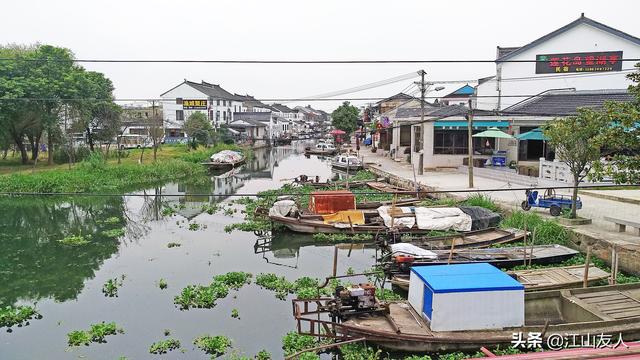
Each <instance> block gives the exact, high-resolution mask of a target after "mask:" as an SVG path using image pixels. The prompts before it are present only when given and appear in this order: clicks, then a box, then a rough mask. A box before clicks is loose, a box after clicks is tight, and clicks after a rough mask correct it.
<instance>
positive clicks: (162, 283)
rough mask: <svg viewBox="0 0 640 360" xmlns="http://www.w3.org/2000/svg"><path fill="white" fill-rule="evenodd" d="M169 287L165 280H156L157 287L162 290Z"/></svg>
mask: <svg viewBox="0 0 640 360" xmlns="http://www.w3.org/2000/svg"><path fill="white" fill-rule="evenodd" d="M168 286H169V285H168V284H167V281H166V280H165V279H160V280H158V287H159V288H160V289H162V290H164V289H166V288H167V287H168Z"/></svg>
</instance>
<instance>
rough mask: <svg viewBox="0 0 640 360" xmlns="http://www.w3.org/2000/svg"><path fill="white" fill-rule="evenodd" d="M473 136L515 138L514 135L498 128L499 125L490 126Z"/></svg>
mask: <svg viewBox="0 0 640 360" xmlns="http://www.w3.org/2000/svg"><path fill="white" fill-rule="evenodd" d="M473 137H486V138H496V139H513V136H511V135H509V134H507V133H506V132H504V131H502V130H500V129H498V128H497V127H490V128H488V129H487V130H485V131H483V132H479V133H477V134H474V135H473Z"/></svg>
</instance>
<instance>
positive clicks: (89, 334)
mask: <svg viewBox="0 0 640 360" xmlns="http://www.w3.org/2000/svg"><path fill="white" fill-rule="evenodd" d="M118 333H120V334H124V330H122V329H121V328H118V327H117V326H116V323H115V322H110V323H105V322H104V321H103V322H101V323H97V324H92V325H91V328H90V329H89V330H86V331H84V330H74V331H72V332H70V333H68V334H67V343H68V344H69V346H80V345H85V346H87V345H89V344H90V343H92V342H95V343H106V342H107V340H106V337H107V336H109V335H116V334H118Z"/></svg>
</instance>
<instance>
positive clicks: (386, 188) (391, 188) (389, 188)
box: [367, 181, 411, 193]
mask: <svg viewBox="0 0 640 360" xmlns="http://www.w3.org/2000/svg"><path fill="white" fill-rule="evenodd" d="M367 186H368V187H370V188H372V189H374V190H378V191H382V192H388V193H396V192H399V191H411V190H410V189H405V188H401V187H399V186H395V185H391V184H389V183H385V182H379V181H369V182H368V183H367Z"/></svg>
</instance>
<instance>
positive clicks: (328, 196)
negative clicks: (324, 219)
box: [309, 190, 356, 214]
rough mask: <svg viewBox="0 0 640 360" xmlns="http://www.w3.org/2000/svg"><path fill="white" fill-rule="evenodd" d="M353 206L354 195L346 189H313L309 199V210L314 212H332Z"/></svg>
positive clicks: (353, 207)
mask: <svg viewBox="0 0 640 360" xmlns="http://www.w3.org/2000/svg"><path fill="white" fill-rule="evenodd" d="M355 208H356V197H355V195H353V193H352V192H351V191H348V190H335V191H315V192H312V193H311V198H310V199H309V211H311V212H312V213H314V214H332V213H335V212H338V211H341V210H355Z"/></svg>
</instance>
